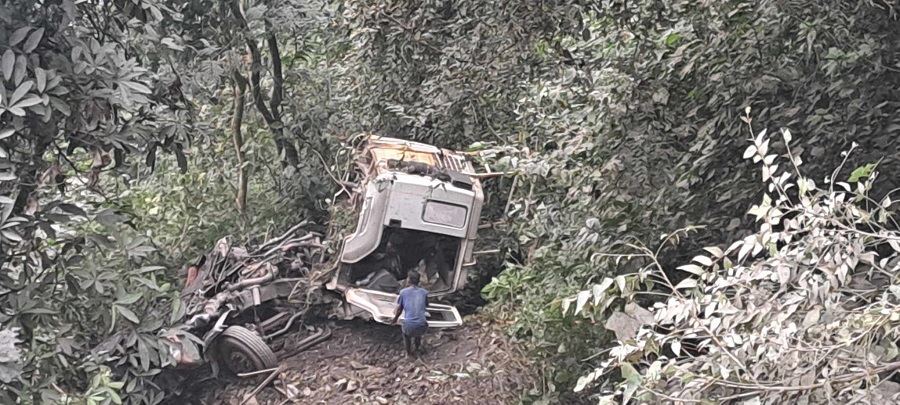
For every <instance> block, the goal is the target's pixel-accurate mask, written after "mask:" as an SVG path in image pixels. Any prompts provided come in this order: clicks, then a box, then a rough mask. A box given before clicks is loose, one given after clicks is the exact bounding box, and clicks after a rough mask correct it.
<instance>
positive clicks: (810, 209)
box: [564, 111, 900, 404]
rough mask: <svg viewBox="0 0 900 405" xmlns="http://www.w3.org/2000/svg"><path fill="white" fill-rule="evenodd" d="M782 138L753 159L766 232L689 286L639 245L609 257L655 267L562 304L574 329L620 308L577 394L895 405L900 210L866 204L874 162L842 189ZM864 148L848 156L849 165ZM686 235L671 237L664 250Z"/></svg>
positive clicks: (766, 142)
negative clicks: (597, 391) (660, 294)
mask: <svg viewBox="0 0 900 405" xmlns="http://www.w3.org/2000/svg"><path fill="white" fill-rule="evenodd" d="M748 112H749V111H748ZM745 121H747V122H748V123H749V122H750V119H749V117H745ZM781 135H782V137H781V139H780V140H781V141H783V144H784V150H783V151H780V152H779V151H775V150H774V149H775V148H774V147H772V146H771V145H772V144H773V143H774V140H773V139H771V138H770V137H769V136H768V135H767V133H766V131H765V130H763V131H761V132H760V133H759V134H758V135H757V136H756V137H755V138H754V139H753V141H752V144H751V145H750V146H749V147H748V148H747V149H746V151H745V152H744V157H745V158H747V159H752V160H753V162H755V163H759V164H760V169H761V174H762V181H763V183H764V184H765V186H766V190H767V192H766V193H765V195H764V197H763V200H762V202H761V203H760V204H757V205H754V206H753V207H752V208H751V209H750V211H749V213H750V214H751V215H753V216H754V217H755V218H756V221H757V223H758V224H759V226H758V229H757V232H756V233H754V234H752V235H749V236H747V237H746V238H744V239H743V240H739V241H737V242H735V243H734V244H732V245H731V246H729V247H728V248H726V249H721V248H718V247H715V246H711V247H707V248H705V249H704V250H705V252H704V253H703V254H700V255H697V256H696V257H694V259H693V260H692V261H691V263H689V264H685V265H682V266H680V267H678V271H679V272H684V273H686V274H689V275H690V277H688V278H684V279H683V280H681V281H680V282H676V281H672V279H671V278H670V275H671V274H673V272H672V271H669V270H668V269H666V268H665V267H664V265H663V264H662V263H660V261H659V260H658V252H659V250H658V249H651V248H649V247H647V246H645V245H639V244H629V245H628V248H629V250H628V251H626V252H624V255H606V256H607V258H608V259H609V260H617V261H618V260H623V259H626V260H627V259H628V258H632V259H634V258H641V259H642V260H646V263H648V264H646V265H644V266H642V267H640V269H639V270H638V271H637V272H635V273H634V274H629V275H627V276H625V277H624V280H622V279H616V280H613V279H610V278H607V279H605V280H604V281H603V282H601V283H599V284H597V285H595V286H593V287H592V288H591V289H590V290H586V291H582V292H580V293H578V294H577V295H574V296H572V297H570V298H567V299H566V300H565V301H564V307H565V308H566V310H567V312H573V313H574V315H575V318H581V317H585V316H591V317H592V316H595V314H598V313H602V312H604V311H607V310H608V309H611V308H613V309H615V310H614V311H613V313H612V316H610V318H609V319H608V321H607V323H606V327H607V328H608V329H611V330H613V331H615V333H616V335H617V336H618V341H617V342H616V344H615V345H612V346H607V347H606V350H607V351H606V353H607V354H606V355H604V358H605V359H604V360H603V361H602V362H601V363H600V367H598V368H597V369H595V370H594V371H593V372H591V373H590V374H588V375H586V376H583V377H582V378H581V379H580V380H579V382H578V385H577V386H576V388H575V390H576V391H581V390H583V389H585V388H586V387H588V386H590V385H591V384H597V382H599V381H603V380H604V379H609V378H610V377H611V373H612V372H613V371H615V370H616V369H617V370H618V372H619V375H620V376H621V379H620V380H618V381H619V382H617V383H616V384H615V392H614V393H609V392H608V391H607V392H606V393H604V394H603V395H601V396H600V400H601V403H612V401H613V399H614V398H615V397H617V396H621V398H622V400H623V401H624V402H628V401H629V400H630V399H632V398H635V399H636V400H637V402H642V403H675V402H678V401H679V400H685V401H691V402H694V401H699V402H701V403H722V402H729V401H730V402H739V401H743V402H742V403H745V404H759V403H767V404H781V403H809V404H814V403H826V402H832V401H846V402H847V403H851V402H855V401H859V400H869V401H875V402H879V401H881V402H885V403H886V402H888V401H890V397H891V396H894V394H895V393H898V392H900V390H898V388H900V385H898V384H896V383H895V382H893V381H892V377H891V376H892V375H893V372H894V371H895V370H898V369H900V362H898V361H897V356H898V353H900V352H898V348H897V345H896V343H895V342H896V340H897V339H898V336H900V306H898V304H900V283H898V281H897V277H896V275H897V272H898V270H900V266H898V264H900V242H898V241H900V227H898V225H897V223H896V222H895V220H894V215H895V212H894V211H893V210H892V205H893V201H892V199H891V197H890V195H889V194H888V195H886V196H884V197H883V198H881V199H880V200H876V199H873V198H871V197H870V195H869V191H870V190H871V189H872V187H873V184H874V182H875V179H876V178H877V177H878V172H877V171H875V170H874V168H875V165H867V166H863V167H861V168H859V169H857V170H855V171H854V172H853V173H852V174H851V175H850V178H849V179H848V180H847V181H841V179H840V178H838V176H839V173H841V170H840V167H839V168H838V169H837V170H835V171H834V173H833V174H832V175H831V176H829V177H827V178H826V179H825V181H824V184H816V182H815V181H814V180H813V179H811V178H808V177H805V176H803V175H802V173H801V172H800V170H799V167H800V165H801V163H802V160H801V158H800V156H799V154H797V153H796V151H795V150H794V149H793V148H792V147H791V140H792V135H791V132H790V131H789V130H782V131H781ZM854 149H855V145H854V148H851V149H850V151H849V152H844V153H843V154H842V156H843V159H844V160H845V161H846V160H847V159H848V157H849V156H848V155H849V154H850V153H851V152H853V150H854ZM681 234H682V232H681V231H679V232H677V233H675V234H672V235H668V236H666V235H664V238H665V240H664V244H665V243H666V242H667V241H669V240H673V239H676V238H677V237H678V236H679V235H681ZM632 283H633V284H632ZM632 285H637V286H639V287H644V288H646V289H644V288H641V289H632V288H629V286H632ZM654 285H655V286H658V289H657V290H656V291H659V290H662V291H665V292H667V293H666V296H665V297H664V299H660V300H658V301H657V302H655V303H653V304H652V306H650V307H649V308H646V309H644V308H642V307H641V306H639V305H635V301H634V299H635V297H636V296H638V295H640V294H641V293H642V292H646V291H652V290H651V289H652V287H653V286H654ZM573 304H574V305H573ZM611 304H612V305H611ZM623 304H627V305H623ZM623 306H624V312H623V311H621V310H620V308H622V307H623ZM613 380H615V379H613ZM604 385H606V386H610V384H604ZM879 398H880V399H879ZM894 400H896V399H894Z"/></svg>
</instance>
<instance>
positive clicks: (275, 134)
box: [228, 0, 300, 167]
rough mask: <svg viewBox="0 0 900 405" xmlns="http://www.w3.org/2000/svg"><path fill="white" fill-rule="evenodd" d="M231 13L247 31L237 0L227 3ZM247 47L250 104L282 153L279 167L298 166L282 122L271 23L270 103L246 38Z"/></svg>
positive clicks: (259, 58)
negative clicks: (263, 91) (285, 135)
mask: <svg viewBox="0 0 900 405" xmlns="http://www.w3.org/2000/svg"><path fill="white" fill-rule="evenodd" d="M228 5H229V7H230V8H231V12H232V14H234V16H235V18H237V20H238V24H240V26H241V28H243V29H244V30H245V31H247V33H248V34H249V31H250V28H249V26H248V25H247V19H246V18H244V14H243V12H241V8H240V6H239V5H238V2H237V0H232V1H229V2H228ZM246 42H247V49H249V50H250V58H251V59H252V60H251V68H250V90H251V93H252V94H251V98H252V100H253V105H255V106H256V109H257V110H259V113H260V114H262V116H263V119H264V120H265V121H266V125H267V126H268V127H269V132H270V133H271V134H272V138H273V139H274V140H275V146H276V147H277V148H278V154H279V155H280V156H282V160H281V163H282V166H293V167H297V165H298V164H299V163H300V160H299V154H298V153H297V148H296V147H295V146H294V144H293V143H291V142H290V141H289V140H288V139H285V137H284V123H282V122H281V101H282V95H283V94H284V76H283V74H282V69H281V52H280V51H279V50H278V39H277V38H276V37H275V32H274V31H273V30H272V27H271V26H270V25H267V26H266V44H267V45H268V47H269V53H271V58H272V83H273V89H272V98H271V100H269V105H268V106H266V102H265V100H263V97H262V89H260V72H261V71H262V69H263V67H262V55H261V54H260V50H259V46H258V45H257V43H256V41H255V40H253V39H251V38H249V37H248V38H246Z"/></svg>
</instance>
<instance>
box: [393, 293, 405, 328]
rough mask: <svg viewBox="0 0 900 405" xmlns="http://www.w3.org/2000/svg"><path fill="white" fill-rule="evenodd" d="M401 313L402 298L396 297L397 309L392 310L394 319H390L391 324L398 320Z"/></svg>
mask: <svg viewBox="0 0 900 405" xmlns="http://www.w3.org/2000/svg"><path fill="white" fill-rule="evenodd" d="M401 313H403V298H402V297H397V310H396V311H394V319H393V320H392V321H391V324H392V325H393V324H395V323H397V321H398V320H400V314H401Z"/></svg>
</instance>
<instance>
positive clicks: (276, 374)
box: [240, 365, 284, 405]
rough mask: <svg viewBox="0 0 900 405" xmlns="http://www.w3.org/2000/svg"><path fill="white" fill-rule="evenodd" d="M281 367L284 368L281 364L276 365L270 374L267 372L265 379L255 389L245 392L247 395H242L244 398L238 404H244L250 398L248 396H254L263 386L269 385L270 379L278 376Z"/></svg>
mask: <svg viewBox="0 0 900 405" xmlns="http://www.w3.org/2000/svg"><path fill="white" fill-rule="evenodd" d="M283 368H284V366H283V365H279V366H278V367H276V368H275V370H274V371H272V374H269V376H268V377H266V379H265V380H263V382H262V383H261V384H259V386H257V387H256V389H254V390H253V391H251V392H250V393H249V394H247V395H245V396H244V399H243V400H242V401H241V404H240V405H244V404H246V403H247V401H249V400H250V398H253V397H255V396H256V394H259V392H260V391H262V389H263V388H265V387H266V386H267V385H269V384H270V383H271V382H272V380H274V379H275V377H276V376H278V374H280V373H281V370H282V369H283Z"/></svg>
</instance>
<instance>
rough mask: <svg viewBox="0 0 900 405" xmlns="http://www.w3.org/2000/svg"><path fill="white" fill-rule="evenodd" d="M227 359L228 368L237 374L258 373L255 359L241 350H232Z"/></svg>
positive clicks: (226, 356)
mask: <svg viewBox="0 0 900 405" xmlns="http://www.w3.org/2000/svg"><path fill="white" fill-rule="evenodd" d="M225 359H226V361H227V362H228V368H230V369H231V371H233V372H234V373H236V374H238V373H248V372H251V371H257V370H256V368H257V367H256V364H255V362H254V361H253V359H252V358H250V356H248V355H246V354H245V353H242V352H240V351H239V350H231V351H230V352H229V353H227V354H226V355H225Z"/></svg>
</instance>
